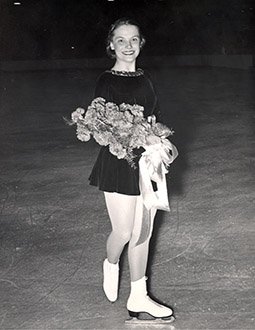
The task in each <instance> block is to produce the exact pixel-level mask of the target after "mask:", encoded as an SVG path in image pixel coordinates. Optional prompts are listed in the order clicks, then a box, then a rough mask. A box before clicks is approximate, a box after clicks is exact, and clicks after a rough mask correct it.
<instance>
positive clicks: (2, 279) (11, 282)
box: [0, 278, 19, 289]
mask: <svg viewBox="0 0 255 330" xmlns="http://www.w3.org/2000/svg"><path fill="white" fill-rule="evenodd" d="M0 282H6V283H9V284H11V286H14V287H15V288H16V289H18V288H19V287H18V286H17V285H16V284H15V283H14V282H13V281H10V280H6V279H4V278H0Z"/></svg>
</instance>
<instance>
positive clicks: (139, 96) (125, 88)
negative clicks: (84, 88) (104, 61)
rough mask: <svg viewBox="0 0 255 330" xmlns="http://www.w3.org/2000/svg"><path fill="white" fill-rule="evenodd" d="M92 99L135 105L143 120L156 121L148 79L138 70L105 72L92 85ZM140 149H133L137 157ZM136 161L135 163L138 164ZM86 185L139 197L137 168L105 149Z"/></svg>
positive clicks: (101, 152) (155, 110)
mask: <svg viewBox="0 0 255 330" xmlns="http://www.w3.org/2000/svg"><path fill="white" fill-rule="evenodd" d="M95 97H103V98H104V99H105V100H106V101H107V102H114V103H115V104H117V105H119V104H121V103H128V104H131V105H133V104H138V105H141V106H143V107H144V117H145V118H146V117H148V116H151V115H153V114H154V115H155V116H156V118H157V121H158V120H159V115H160V113H159V110H158V106H157V96H156V94H155V91H154V88H153V85H152V83H151V80H150V78H149V77H148V75H147V74H146V73H145V72H144V71H143V70H141V69H138V70H137V71H135V72H125V71H124V72H123V71H114V70H108V71H105V72H103V73H102V74H101V75H100V76H99V78H98V80H97V84H96V89H95ZM142 151H143V148H140V149H137V154H138V155H139V154H141V152H142ZM138 160H139V157H137V159H136V162H138ZM89 181H90V184H91V185H93V186H97V187H98V188H99V190H102V191H106V192H117V193H120V194H125V195H140V189H139V168H138V165H137V166H136V168H133V167H131V166H130V165H129V164H128V162H127V161H126V160H125V159H118V158H117V157H116V156H114V155H112V154H111V153H110V151H109V148H108V146H106V147H105V146H103V147H101V149H100V152H99V155H98V157H97V160H96V162H95V165H94V167H93V169H92V172H91V175H90V177H89Z"/></svg>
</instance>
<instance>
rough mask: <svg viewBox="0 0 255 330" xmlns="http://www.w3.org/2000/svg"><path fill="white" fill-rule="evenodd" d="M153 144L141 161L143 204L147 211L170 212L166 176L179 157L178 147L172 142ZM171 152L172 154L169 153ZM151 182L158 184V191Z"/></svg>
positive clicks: (147, 148) (144, 153) (140, 181)
mask: <svg viewBox="0 0 255 330" xmlns="http://www.w3.org/2000/svg"><path fill="white" fill-rule="evenodd" d="M167 142H169V143H167V144H165V145H163V144H153V145H150V146H146V147H145V151H144V152H143V153H142V156H141V158H140V160H139V186H140V191H141V195H142V197H143V203H144V205H145V207H146V209H147V210H150V209H151V208H153V207H154V208H156V209H159V210H164V211H170V207H169V201H168V193H167V184H166V174H167V173H168V170H167V167H166V166H167V165H169V164H171V163H172V162H173V161H174V159H175V158H176V157H177V155H178V151H177V149H176V147H175V146H174V145H173V144H172V143H171V142H170V141H167ZM169 150H171V152H172V154H170V153H169ZM151 180H152V181H154V182H156V184H157V191H154V190H153V187H152V183H151Z"/></svg>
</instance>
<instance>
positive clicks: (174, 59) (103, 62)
mask: <svg viewBox="0 0 255 330" xmlns="http://www.w3.org/2000/svg"><path fill="white" fill-rule="evenodd" d="M112 63H113V62H112V61H111V60H109V59H107V58H86V59H57V60H56V59H54V60H26V61H1V62H0V70H1V71H26V70H56V69H60V70H61V69H93V68H106V67H109V66H111V65H112ZM139 65H140V66H143V67H172V66H209V67H225V68H236V69H249V68H251V67H254V66H255V55H251V54H250V55H249V54H248V55H173V56H153V57H143V56H141V57H140V58H139Z"/></svg>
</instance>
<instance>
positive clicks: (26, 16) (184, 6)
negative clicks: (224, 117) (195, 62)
mask: <svg viewBox="0 0 255 330" xmlns="http://www.w3.org/2000/svg"><path fill="white" fill-rule="evenodd" d="M0 1H1V2H0V3H1V7H0V10H1V23H0V46H1V50H0V60H31V59H65V58H66V59H71V58H91V57H103V56H105V38H106V35H107V31H108V28H109V26H110V24H111V23H112V22H113V21H114V20H116V19H117V18H120V17H123V16H128V17H131V18H134V19H136V20H137V21H138V22H139V23H140V25H141V27H142V30H143V33H144V35H145V37H146V40H147V44H146V47H145V49H144V52H143V54H144V55H145V56H151V55H177V54H252V53H254V43H255V38H254V34H255V33H254V32H255V24H254V21H255V19H254V12H255V4H254V1H251V0H243V1H241V0H208V1H205V0H196V1H195V0H133V1H132V0H115V1H107V0H100V1H99V0H69V1H68V0H40V1H39V0H34V1H31V0H20V2H21V5H18V6H17V5H14V1H10V0H0Z"/></svg>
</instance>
